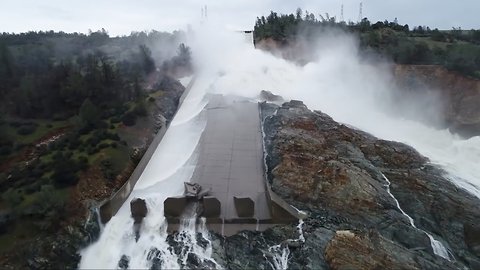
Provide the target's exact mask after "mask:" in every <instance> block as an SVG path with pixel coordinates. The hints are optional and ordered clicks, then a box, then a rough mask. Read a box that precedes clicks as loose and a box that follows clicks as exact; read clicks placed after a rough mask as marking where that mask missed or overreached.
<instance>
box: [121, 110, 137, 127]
mask: <svg viewBox="0 0 480 270" xmlns="http://www.w3.org/2000/svg"><path fill="white" fill-rule="evenodd" d="M136 120H137V115H136V114H135V113H133V112H127V113H126V114H124V115H123V117H122V123H123V124H124V125H125V126H133V125H135V123H136Z"/></svg>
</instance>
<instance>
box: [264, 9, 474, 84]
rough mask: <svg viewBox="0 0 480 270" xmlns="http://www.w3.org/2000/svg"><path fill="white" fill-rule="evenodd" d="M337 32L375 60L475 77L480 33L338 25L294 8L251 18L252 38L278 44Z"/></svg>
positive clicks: (326, 17) (332, 19) (386, 24)
mask: <svg viewBox="0 0 480 270" xmlns="http://www.w3.org/2000/svg"><path fill="white" fill-rule="evenodd" d="M332 29H333V30H341V31H344V32H347V33H352V34H354V35H357V36H358V39H359V40H360V47H361V49H362V54H364V55H372V54H375V55H376V56H380V57H383V58H386V59H388V60H392V61H394V62H395V63H398V64H413V65H442V66H445V67H446V68H448V69H449V70H453V71H457V72H459V73H461V74H463V75H466V76H471V77H475V78H480V30H473V29H472V30H462V29H461V28H460V27H453V28H452V29H451V30H439V29H431V28H430V27H428V26H415V27H411V26H409V25H408V24H404V25H402V24H400V23H399V22H398V21H397V19H395V20H394V21H391V22H390V21H387V20H385V21H383V22H382V21H378V22H376V23H372V22H370V21H369V20H368V18H363V19H362V20H361V21H360V22H357V23H354V22H348V23H347V22H344V21H338V20H337V19H336V17H330V16H329V15H328V14H325V15H315V14H313V13H309V12H308V11H305V12H303V11H302V10H301V9H297V11H296V13H295V14H278V13H276V12H273V11H272V12H271V13H270V14H269V15H268V16H266V17H265V16H262V17H259V18H257V21H256V23H255V28H254V39H255V42H256V43H257V44H258V43H259V42H260V41H261V40H265V39H273V40H275V41H276V42H279V43H280V44H282V45H287V44H289V43H291V42H295V41H296V40H298V39H307V40H310V41H312V40H313V39H314V38H317V37H320V38H321V35H322V33H325V32H327V31H331V30H332Z"/></svg>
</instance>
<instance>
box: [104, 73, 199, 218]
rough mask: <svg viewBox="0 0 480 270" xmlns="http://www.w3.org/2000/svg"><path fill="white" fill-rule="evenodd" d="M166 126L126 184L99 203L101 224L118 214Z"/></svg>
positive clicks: (188, 90)
mask: <svg viewBox="0 0 480 270" xmlns="http://www.w3.org/2000/svg"><path fill="white" fill-rule="evenodd" d="M194 83H195V77H193V78H192V80H191V81H190V82H189V84H188V85H187V87H186V88H185V91H184V92H183V94H182V95H181V96H180V99H179V100H178V106H177V112H178V109H179V108H180V106H182V103H183V101H184V100H185V97H186V96H187V95H188V93H189V92H190V89H191V88H192V86H193V84H194ZM168 126H169V125H163V126H162V128H161V129H160V130H159V131H158V132H157V134H156V135H155V137H154V138H153V140H152V142H151V143H150V145H149V146H148V148H147V151H145V154H143V156H142V159H141V160H140V162H139V163H138V164H137V167H135V170H134V171H133V173H132V174H131V175H130V177H129V178H128V180H127V182H125V184H123V186H122V187H121V188H120V189H119V190H118V191H116V192H115V193H114V194H113V195H112V196H111V197H110V198H108V199H106V200H105V201H103V202H101V203H100V205H99V206H98V207H99V209H100V219H101V221H102V223H107V222H108V221H109V220H110V219H111V218H112V216H114V215H115V214H116V213H117V212H118V210H119V209H120V207H122V205H123V203H124V202H125V200H126V199H127V198H128V196H130V193H131V192H132V190H133V187H134V186H135V184H136V183H137V181H138V179H139V178H140V176H141V175H142V173H143V171H144V170H145V167H146V166H147V164H148V162H149V161H150V159H151V158H152V156H153V153H155V150H157V147H158V145H159V144H160V142H161V141H162V139H163V136H165V133H166V132H167V129H168Z"/></svg>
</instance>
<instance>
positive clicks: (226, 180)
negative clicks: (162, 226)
mask: <svg viewBox="0 0 480 270" xmlns="http://www.w3.org/2000/svg"><path fill="white" fill-rule="evenodd" d="M209 100H210V101H209V104H208V105H207V107H206V110H207V111H206V115H207V125H206V128H205V130H204V131H203V134H202V137H201V138H200V141H199V144H198V146H197V151H198V155H199V159H198V162H197V165H196V168H195V171H194V173H193V176H192V179H191V181H190V182H191V183H195V184H198V185H194V186H193V188H194V189H195V187H197V188H201V191H200V192H199V194H202V195H201V196H200V197H199V196H187V195H188V194H187V193H188V191H187V190H186V195H185V196H179V197H170V198H167V199H166V200H165V202H164V211H165V217H166V218H167V221H168V224H169V230H170V231H173V230H176V229H177V228H178V224H179V223H180V219H181V218H182V215H184V213H185V210H186V209H187V208H188V207H189V205H191V204H197V205H200V207H199V208H198V209H200V210H198V211H197V215H198V216H203V217H205V218H206V223H207V227H208V228H209V229H211V230H214V231H216V232H217V233H220V234H224V235H231V234H234V233H236V232H238V231H240V230H245V229H247V230H263V229H265V228H268V227H270V226H272V225H273V224H276V223H285V222H291V221H292V220H295V219H296V218H297V217H296V216H297V213H295V210H294V209H293V208H292V207H291V206H289V205H288V204H286V203H285V202H283V201H281V200H280V199H279V198H278V197H277V196H275V194H273V193H272V192H271V190H270V188H269V186H268V184H267V183H266V180H265V169H264V157H263V154H264V153H263V137H262V129H261V123H260V115H259V108H258V104H257V103H256V102H251V101H248V100H246V99H245V98H240V97H233V96H223V95H212V96H211V97H210V99H209ZM189 186H190V187H192V185H186V187H189ZM202 191H203V193H202ZM190 192H191V190H190ZM190 195H192V194H190Z"/></svg>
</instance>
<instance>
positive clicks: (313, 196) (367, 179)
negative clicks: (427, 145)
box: [217, 101, 480, 269]
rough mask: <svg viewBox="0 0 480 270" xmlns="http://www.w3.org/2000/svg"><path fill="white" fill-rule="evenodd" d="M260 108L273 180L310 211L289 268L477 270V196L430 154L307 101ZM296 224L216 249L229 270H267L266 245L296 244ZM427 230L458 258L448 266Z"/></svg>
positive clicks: (243, 236)
mask: <svg viewBox="0 0 480 270" xmlns="http://www.w3.org/2000/svg"><path fill="white" fill-rule="evenodd" d="M261 107H262V117H263V118H264V119H265V120H264V123H263V125H264V133H265V146H266V151H267V158H266V160H267V169H268V181H269V182H270V183H271V185H272V188H273V190H274V191H275V192H276V193H277V194H279V195H280V196H281V197H282V198H283V199H285V200H286V201H287V202H288V203H290V204H292V205H293V206H295V207H297V208H299V209H301V210H306V211H308V212H310V214H311V215H310V217H309V218H308V219H307V220H306V221H305V224H304V228H303V231H304V237H305V243H304V244H302V245H297V246H290V247H289V250H290V255H289V257H290V260H289V263H288V266H289V268H314V269H319V268H320V269H322V268H324V269H327V268H330V269H386V268H390V269H462V268H464V267H467V268H471V269H478V266H479V262H480V257H479V250H480V249H479V248H480V245H479V244H480V241H479V240H478V239H479V237H480V235H479V226H478V224H480V210H479V209H480V200H479V199H478V198H476V197H474V196H473V195H471V194H470V193H468V192H467V191H465V190H462V189H460V188H457V187H456V186H455V185H454V184H453V183H451V182H450V181H449V180H447V179H446V177H445V176H444V174H445V173H444V172H443V171H442V170H441V169H439V168H437V167H434V166H432V165H429V163H428V159H427V158H426V157H424V156H422V155H420V154H419V153H418V152H417V151H416V150H414V149H413V148H411V147H409V146H407V145H404V144H401V143H397V142H390V141H385V140H380V139H377V138H375V137H373V136H371V135H370V134H367V133H365V132H362V131H358V130H354V129H352V128H349V127H347V126H345V125H342V124H339V123H337V122H335V121H334V120H333V119H332V118H331V117H329V116H328V115H326V114H324V113H322V112H319V111H310V110H309V109H308V108H307V107H306V106H305V105H303V103H302V102H300V101H291V102H287V103H284V104H283V105H282V106H276V105H272V104H267V103H263V104H261ZM384 176H385V177H386V178H384ZM386 179H388V180H389V181H390V182H391V184H390V185H389V184H388V182H387V180H386ZM387 187H389V188H390V191H391V194H390V193H389V192H388V188H387ZM392 196H393V197H392ZM394 198H395V199H397V200H398V203H399V205H400V207H401V208H402V210H404V211H405V212H406V214H407V215H409V216H410V217H411V218H412V219H413V221H414V224H415V226H416V227H414V226H412V225H411V224H410V221H409V219H408V217H407V216H405V215H404V214H403V213H402V212H401V210H400V209H399V208H398V206H397V204H396V201H395V199H394ZM295 225H296V224H292V225H286V226H278V227H275V228H273V229H270V230H267V231H265V232H264V233H256V232H244V233H241V234H238V235H235V236H232V237H228V238H226V239H222V241H221V242H220V243H221V246H222V247H223V248H222V249H217V250H219V251H218V252H217V253H219V252H220V253H222V252H223V253H224V257H225V266H226V267H228V268H232V269H240V268H245V267H247V268H248V265H250V263H257V264H256V265H259V267H260V268H262V267H263V268H265V269H269V267H270V265H269V264H268V262H269V251H268V250H269V247H271V246H272V245H278V244H281V243H282V242H283V243H285V240H287V239H295V238H298V237H299V236H298V232H297V229H296V227H295ZM425 232H428V233H429V234H431V235H432V236H433V237H434V238H435V239H436V240H438V241H440V242H441V243H442V244H443V245H444V246H445V247H446V248H447V249H448V250H449V251H450V252H451V255H453V258H451V261H448V260H446V259H444V258H442V257H440V256H437V255H435V254H434V251H433V249H432V246H431V242H430V239H429V237H428V236H427V234H426V233H425ZM245 247H249V248H248V249H246V248H245ZM252 261H253V262H252Z"/></svg>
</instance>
